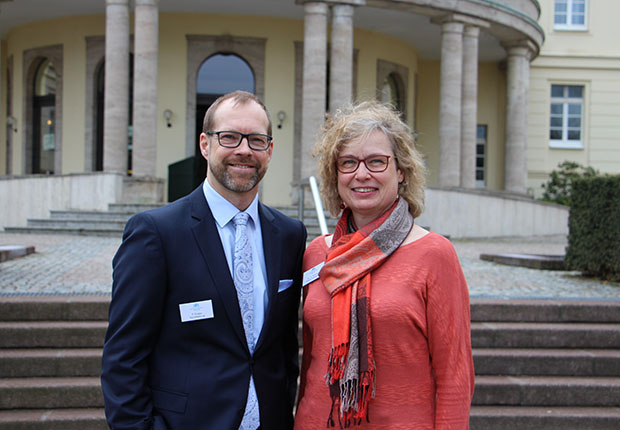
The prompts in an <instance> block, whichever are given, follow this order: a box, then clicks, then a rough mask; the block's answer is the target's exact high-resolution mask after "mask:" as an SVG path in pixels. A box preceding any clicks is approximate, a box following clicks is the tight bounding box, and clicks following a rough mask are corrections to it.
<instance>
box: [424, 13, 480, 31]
mask: <svg viewBox="0 0 620 430" xmlns="http://www.w3.org/2000/svg"><path fill="white" fill-rule="evenodd" d="M431 22H432V23H433V24H440V25H441V24H446V23H449V22H459V23H462V24H463V25H467V26H468V27H469V26H474V27H480V28H489V27H490V26H491V24H490V23H489V22H488V21H485V20H483V19H480V18H476V17H473V16H469V15H462V14H460V13H447V14H444V15H439V16H435V17H433V18H431Z"/></svg>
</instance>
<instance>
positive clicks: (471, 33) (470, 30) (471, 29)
mask: <svg viewBox="0 0 620 430" xmlns="http://www.w3.org/2000/svg"><path fill="white" fill-rule="evenodd" d="M479 35H480V27H475V26H473V25H466V26H465V30H463V36H465V37H478V36H479Z"/></svg>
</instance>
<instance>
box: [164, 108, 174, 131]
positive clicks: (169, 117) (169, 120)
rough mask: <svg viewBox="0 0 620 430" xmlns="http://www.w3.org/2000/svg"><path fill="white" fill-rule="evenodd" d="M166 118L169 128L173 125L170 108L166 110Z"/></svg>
mask: <svg viewBox="0 0 620 430" xmlns="http://www.w3.org/2000/svg"><path fill="white" fill-rule="evenodd" d="M164 118H165V119H166V125H167V126H168V128H170V127H172V111H171V110H170V109H166V110H165V111H164Z"/></svg>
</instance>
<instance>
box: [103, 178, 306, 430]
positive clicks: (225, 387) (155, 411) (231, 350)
mask: <svg viewBox="0 0 620 430" xmlns="http://www.w3.org/2000/svg"><path fill="white" fill-rule="evenodd" d="M258 212H259V216H260V220H261V230H262V236H263V247H264V255H265V264H266V269H267V294H268V306H267V309H266V312H265V321H264V325H263V328H262V332H261V334H260V337H259V339H258V342H257V345H256V349H255V352H254V355H253V356H251V355H250V352H249V350H248V346H247V343H246V339H245V335H244V330H243V322H242V320H241V313H240V311H239V304H238V301H237V294H236V290H235V287H234V284H233V280H232V276H231V274H230V271H229V268H228V264H227V262H226V257H225V254H224V250H223V248H222V244H221V241H220V238H219V234H218V231H217V227H216V225H215V220H214V218H213V215H212V213H211V210H210V209H209V206H208V204H207V202H206V199H205V197H204V194H203V191H202V186H200V187H198V188H197V189H196V190H195V191H193V192H192V193H191V194H189V195H188V196H186V197H183V198H181V199H179V200H177V201H175V202H173V203H171V204H169V205H166V206H164V207H161V208H158V209H154V210H151V211H147V212H143V213H140V214H137V215H134V216H133V217H132V218H131V219H130V220H129V221H128V222H127V225H126V226H125V231H124V233H123V242H122V244H121V246H120V247H119V249H118V252H117V253H116V255H115V257H114V260H113V266H114V276H113V278H114V281H113V290H112V301H111V303H110V312H109V326H108V330H107V333H106V340H105V346H104V350H103V362H102V374H101V382H102V388H103V394H104V398H105V410H106V417H107V420H108V424H109V425H110V427H111V428H112V429H140V430H141V429H151V428H152V429H155V430H159V429H169V430H207V429H209V430H227V429H231V430H232V429H237V428H238V427H239V424H240V422H241V418H242V417H243V411H244V409H245V404H246V399H247V394H248V384H249V381H250V375H253V376H254V382H255V385H256V392H257V395H258V401H259V406H260V418H261V427H262V428H263V429H268V430H273V429H290V428H292V427H293V415H292V410H293V403H294V397H295V391H296V388H297V376H298V372H299V366H298V342H297V330H298V307H299V296H300V290H301V277H302V258H303V252H304V250H305V243H306V229H305V227H304V226H303V224H302V223H301V222H299V221H297V220H293V219H291V218H289V217H286V216H284V215H282V214H281V213H280V212H278V211H276V210H274V209H271V208H269V207H267V206H265V205H263V204H259V210H258ZM280 280H292V281H293V283H292V286H291V287H289V288H287V289H285V290H283V291H278V289H279V288H278V286H279V281H280ZM284 284H290V283H286V282H285V283H283V285H284ZM203 300H211V302H212V305H213V314H214V316H213V318H209V319H202V320H197V321H191V322H181V317H180V311H179V304H183V303H193V302H199V301H203Z"/></svg>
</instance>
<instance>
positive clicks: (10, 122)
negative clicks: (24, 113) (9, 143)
mask: <svg viewBox="0 0 620 430" xmlns="http://www.w3.org/2000/svg"><path fill="white" fill-rule="evenodd" d="M6 126H7V127H9V128H10V129H11V130H13V131H14V132H15V133H17V118H15V117H14V116H11V115H9V116H7V117H6Z"/></svg>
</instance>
